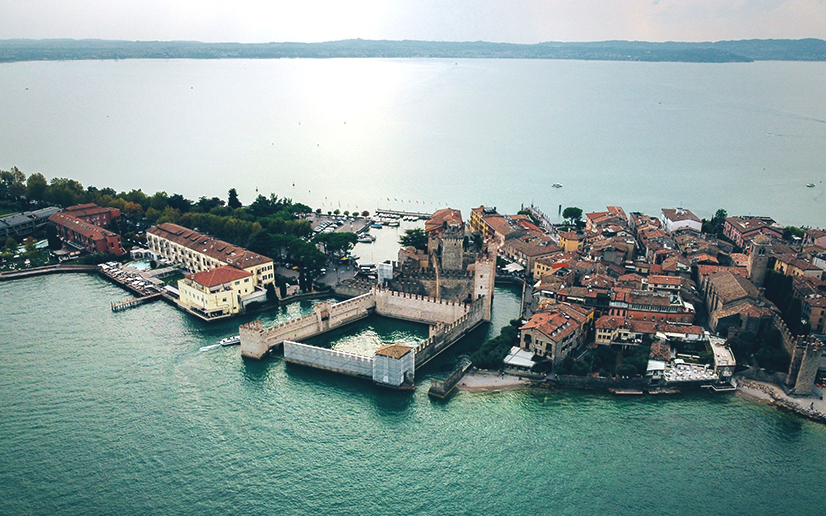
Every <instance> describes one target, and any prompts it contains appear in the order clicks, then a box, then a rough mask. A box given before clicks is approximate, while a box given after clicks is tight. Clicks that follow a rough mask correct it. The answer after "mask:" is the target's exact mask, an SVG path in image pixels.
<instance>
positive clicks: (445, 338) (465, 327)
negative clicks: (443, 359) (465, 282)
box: [416, 299, 485, 369]
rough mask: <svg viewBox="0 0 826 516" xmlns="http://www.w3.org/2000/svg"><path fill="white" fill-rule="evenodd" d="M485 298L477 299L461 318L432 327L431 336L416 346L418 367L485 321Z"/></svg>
mask: <svg viewBox="0 0 826 516" xmlns="http://www.w3.org/2000/svg"><path fill="white" fill-rule="evenodd" d="M484 307H485V302H484V299H477V300H476V301H475V302H474V303H473V304H472V305H470V309H469V310H468V311H467V313H465V314H464V315H463V316H461V317H460V318H459V319H457V320H455V321H453V322H451V323H449V324H441V323H440V324H437V325H435V326H431V327H430V337H428V338H427V339H426V340H425V341H423V342H422V343H421V344H419V345H418V346H416V368H417V369H418V368H419V367H422V366H423V365H425V364H426V363H428V362H429V361H430V360H432V359H433V357H435V356H437V355H438V354H439V353H441V352H442V351H444V350H445V349H447V348H449V347H450V346H451V345H452V344H453V343H454V342H456V341H457V340H459V339H461V338H462V337H464V336H465V335H467V334H468V333H470V332H471V331H472V330H473V329H474V328H476V327H477V326H479V325H480V324H482V322H484V320H485V319H484Z"/></svg>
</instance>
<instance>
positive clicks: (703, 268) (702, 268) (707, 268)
mask: <svg viewBox="0 0 826 516" xmlns="http://www.w3.org/2000/svg"><path fill="white" fill-rule="evenodd" d="M723 271H729V272H731V273H732V274H737V275H738V276H743V277H744V278H745V277H746V276H748V274H749V273H748V271H747V270H746V268H745V267H726V266H723V265H705V264H700V265H698V266H697V273H698V275H699V276H708V275H709V274H714V273H715V272H723Z"/></svg>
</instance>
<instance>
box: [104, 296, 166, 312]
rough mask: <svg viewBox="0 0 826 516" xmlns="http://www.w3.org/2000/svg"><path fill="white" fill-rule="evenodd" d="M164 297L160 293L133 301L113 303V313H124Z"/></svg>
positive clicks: (133, 299) (136, 298)
mask: <svg viewBox="0 0 826 516" xmlns="http://www.w3.org/2000/svg"><path fill="white" fill-rule="evenodd" d="M162 296H163V294H161V293H160V292H158V293H155V294H150V295H148V296H143V297H135V298H132V299H127V300H125V301H117V302H116V301H112V311H113V312H122V311H124V310H126V309H127V308H132V307H134V306H138V305H142V304H144V303H149V302H152V301H155V300H156V299H160V298H161V297H162Z"/></svg>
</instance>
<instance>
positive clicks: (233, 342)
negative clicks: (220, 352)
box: [218, 335, 241, 346]
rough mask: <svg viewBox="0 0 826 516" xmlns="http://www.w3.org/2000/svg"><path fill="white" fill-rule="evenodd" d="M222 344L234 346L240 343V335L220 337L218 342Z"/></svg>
mask: <svg viewBox="0 0 826 516" xmlns="http://www.w3.org/2000/svg"><path fill="white" fill-rule="evenodd" d="M218 344H220V345H222V346H235V345H236V344H241V336H240V335H236V336H234V337H227V338H225V339H221V341H220V342H219V343H218Z"/></svg>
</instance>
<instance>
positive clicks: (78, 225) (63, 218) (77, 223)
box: [49, 212, 117, 240]
mask: <svg viewBox="0 0 826 516" xmlns="http://www.w3.org/2000/svg"><path fill="white" fill-rule="evenodd" d="M49 221H51V222H52V223H54V224H58V225H60V226H63V227H66V228H69V229H71V230H72V231H74V232H75V233H78V234H80V235H83V236H85V237H87V238H91V239H93V240H97V239H101V238H105V237H107V236H108V237H113V236H116V235H117V234H116V233H112V232H111V231H108V230H106V229H103V228H102V227H100V226H95V225H94V224H92V223H90V222H86V221H85V220H81V219H79V218H77V217H73V216H71V215H68V214H66V213H62V212H61V213H55V214H53V215H52V216H50V217H49Z"/></svg>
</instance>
